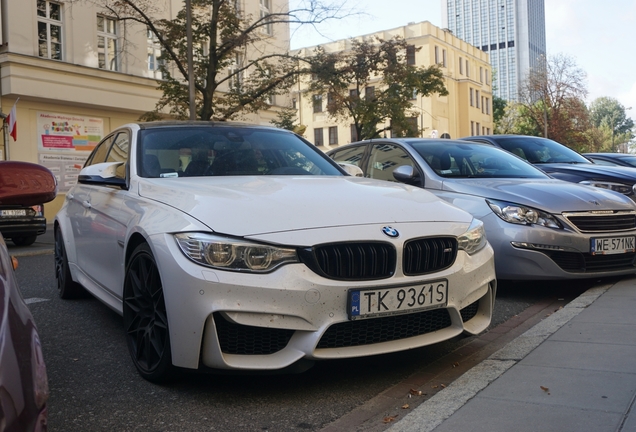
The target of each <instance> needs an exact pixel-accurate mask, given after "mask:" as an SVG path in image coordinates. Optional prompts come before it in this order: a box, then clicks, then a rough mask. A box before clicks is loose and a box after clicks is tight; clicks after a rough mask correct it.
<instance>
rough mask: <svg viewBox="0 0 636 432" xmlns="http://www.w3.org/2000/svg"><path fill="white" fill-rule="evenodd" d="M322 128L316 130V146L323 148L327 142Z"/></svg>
mask: <svg viewBox="0 0 636 432" xmlns="http://www.w3.org/2000/svg"><path fill="white" fill-rule="evenodd" d="M322 136H323V133H322V128H314V145H315V146H323V145H325V142H324V140H323V137H322Z"/></svg>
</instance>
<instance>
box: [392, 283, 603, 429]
mask: <svg viewBox="0 0 636 432" xmlns="http://www.w3.org/2000/svg"><path fill="white" fill-rule="evenodd" d="M613 285H614V284H607V285H603V286H600V287H594V288H590V289H589V290H587V291H586V292H584V293H583V294H581V295H580V296H579V297H577V298H576V299H574V300H572V301H571V302H570V303H568V304H567V305H566V306H565V307H563V308H562V309H560V310H558V311H556V312H555V313H553V314H551V315H550V316H549V317H547V318H546V319H544V320H542V321H541V322H539V323H538V324H536V325H535V326H534V327H532V328H531V329H529V330H527V331H526V332H525V333H523V334H522V335H521V336H519V337H517V338H516V339H515V340H513V341H512V342H510V343H508V344H507V345H506V346H504V347H503V348H501V349H500V350H499V351H497V352H495V353H494V354H492V355H491V356H490V357H488V358H487V359H486V360H484V361H483V362H481V363H480V364H479V365H477V366H475V367H473V368H472V369H470V370H469V371H468V372H466V373H465V374H464V375H462V376H461V377H459V378H458V379H456V380H455V381H454V382H453V383H452V384H450V385H449V386H448V387H446V388H445V389H443V390H442V391H440V392H438V393H437V394H436V395H435V396H433V397H431V398H430V399H429V400H427V401H426V402H424V403H422V404H421V405H419V406H418V407H417V408H415V409H414V410H413V411H412V412H410V413H409V414H408V415H407V416H405V417H404V418H402V419H401V420H399V421H398V422H396V423H395V424H394V425H393V426H392V427H391V428H389V429H387V432H430V431H432V430H433V429H435V428H436V427H437V426H439V425H440V424H442V423H443V422H444V421H445V420H446V419H448V418H449V417H450V416H452V415H453V414H454V413H455V412H456V411H457V410H459V409H460V408H461V407H462V406H464V405H465V404H466V403H467V402H468V401H469V400H470V399H472V398H473V397H474V396H476V395H477V393H479V392H480V391H481V390H483V389H484V388H486V387H487V386H488V385H489V384H490V383H491V382H493V381H494V380H496V379H497V378H499V377H500V376H501V375H503V374H504V372H506V371H507V370H508V369H510V368H511V367H513V366H514V365H515V364H517V363H518V362H519V361H521V360H522V359H523V358H524V357H526V356H527V355H528V354H530V352H531V351H532V350H534V349H535V348H536V347H538V346H539V345H540V344H541V343H543V341H545V340H546V339H547V338H548V337H550V336H551V335H552V334H554V333H555V332H556V331H557V330H559V329H560V328H561V327H563V326H564V325H565V324H567V323H568V322H569V321H570V320H571V319H572V318H574V317H575V316H577V315H578V314H579V313H581V312H582V311H583V309H585V308H586V307H588V306H589V305H591V304H592V303H594V301H595V300H596V299H598V298H599V297H600V296H601V295H603V294H604V293H605V292H606V291H607V290H609V289H610V288H611V287H612V286H613Z"/></svg>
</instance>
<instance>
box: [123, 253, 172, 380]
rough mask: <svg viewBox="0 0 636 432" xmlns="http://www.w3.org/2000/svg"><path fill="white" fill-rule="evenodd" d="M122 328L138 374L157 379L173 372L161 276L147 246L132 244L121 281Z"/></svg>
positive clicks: (149, 378)
mask: <svg viewBox="0 0 636 432" xmlns="http://www.w3.org/2000/svg"><path fill="white" fill-rule="evenodd" d="M124 328H125V329H126V339H127V342H128V350H129V351H130V355H131V357H132V360H133V363H134V364H135V366H136V367H137V371H138V372H139V374H140V375H141V376H142V377H143V378H145V379H146V380H148V381H151V382H155V383H161V382H165V381H167V380H168V379H170V378H171V377H172V376H173V372H174V367H173V366H172V355H171V353H170V334H169V331H168V316H167V313H166V304H165V301H164V297H163V287H162V284H161V277H160V275H159V270H158V268H157V264H156V262H155V258H154V256H153V255H152V251H151V250H150V247H149V246H148V244H146V243H142V244H140V245H139V246H137V247H136V248H135V251H134V252H133V254H132V256H131V258H130V261H129V262H128V266H127V268H126V278H125V281H124Z"/></svg>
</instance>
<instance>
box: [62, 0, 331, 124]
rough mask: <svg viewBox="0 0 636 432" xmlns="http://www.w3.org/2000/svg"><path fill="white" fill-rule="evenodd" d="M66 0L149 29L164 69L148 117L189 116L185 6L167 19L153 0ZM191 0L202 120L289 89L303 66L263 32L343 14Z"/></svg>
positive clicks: (307, 3) (246, 108)
mask: <svg viewBox="0 0 636 432" xmlns="http://www.w3.org/2000/svg"><path fill="white" fill-rule="evenodd" d="M69 1H70V2H74V1H88V2H92V3H94V4H96V5H98V6H100V7H102V8H103V9H105V10H106V11H107V13H108V14H109V15H111V16H113V17H114V18H116V19H118V20H120V21H131V22H134V23H137V24H139V25H140V27H141V28H143V30H144V31H145V30H146V28H147V29H148V31H150V32H151V33H153V34H154V35H155V36H156V38H157V40H158V42H159V44H160V45H161V48H162V56H161V58H160V60H161V61H162V66H161V71H162V73H163V79H162V80H160V81H159V82H158V84H159V89H160V90H161V91H162V97H161V99H160V100H159V102H158V103H157V106H156V108H155V111H154V113H155V114H154V116H161V114H160V113H166V112H168V113H169V114H170V115H171V116H173V117H176V118H180V119H185V118H188V117H189V115H190V108H189V99H190V98H189V86H188V79H189V74H188V61H187V57H188V44H187V32H186V28H187V25H186V23H187V14H186V10H185V7H184V9H182V10H181V11H179V12H178V14H177V16H176V17H175V18H174V19H161V18H158V17H162V16H163V14H164V13H165V11H163V10H161V6H160V5H158V3H159V2H157V1H156V0H69ZM191 4H192V9H191V26H190V28H191V29H192V41H193V44H192V50H193V56H194V65H193V71H194V87H195V92H196V95H195V100H196V111H197V113H196V117H197V118H199V119H201V120H210V119H215V120H232V119H236V118H240V117H241V115H242V114H243V113H249V112H256V111H258V110H261V109H265V108H269V106H270V105H269V104H270V100H271V98H272V97H273V96H275V95H281V94H288V90H289V88H290V86H291V85H293V83H294V82H295V79H296V77H297V75H298V74H299V73H302V71H301V70H299V69H298V63H297V59H296V58H295V57H294V56H292V55H290V54H289V53H288V52H282V51H285V48H284V47H282V49H273V48H272V38H271V37H270V36H269V35H270V34H271V33H272V31H287V28H288V26H289V25H290V24H297V25H307V24H309V25H311V24H312V23H315V22H324V21H328V20H329V19H333V18H337V17H338V16H339V14H341V13H343V9H342V6H341V5H337V4H336V5H328V4H323V3H321V2H320V0H318V1H315V0H303V1H301V2H300V3H299V6H298V8H297V9H294V10H284V11H276V10H271V11H270V13H269V14H267V15H264V16H260V15H259V16H257V17H253V16H250V15H248V14H246V13H244V11H241V10H237V9H236V5H238V4H240V2H235V1H230V0H191ZM184 6H185V5H184ZM277 26H278V27H277ZM272 29H273V30H272ZM152 116H153V114H150V113H147V114H146V115H145V117H149V118H150V117H152Z"/></svg>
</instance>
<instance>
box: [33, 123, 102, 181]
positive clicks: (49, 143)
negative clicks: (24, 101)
mask: <svg viewBox="0 0 636 432" xmlns="http://www.w3.org/2000/svg"><path fill="white" fill-rule="evenodd" d="M37 127H38V150H39V152H38V156H39V162H40V164H41V165H44V166H45V167H47V168H48V169H50V170H51V171H52V172H53V174H54V175H55V177H56V178H57V185H58V189H57V191H58V193H66V192H68V191H69V189H70V188H71V187H72V186H73V185H74V184H75V183H76V182H77V174H78V173H79V170H80V168H81V167H82V165H84V161H85V160H86V158H87V157H88V155H89V154H90V152H91V151H92V150H93V149H94V148H95V146H96V145H97V144H98V143H99V142H100V141H101V139H102V138H103V136H104V120H103V119H101V118H96V117H85V116H81V115H70V114H56V113H49V112H37Z"/></svg>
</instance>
